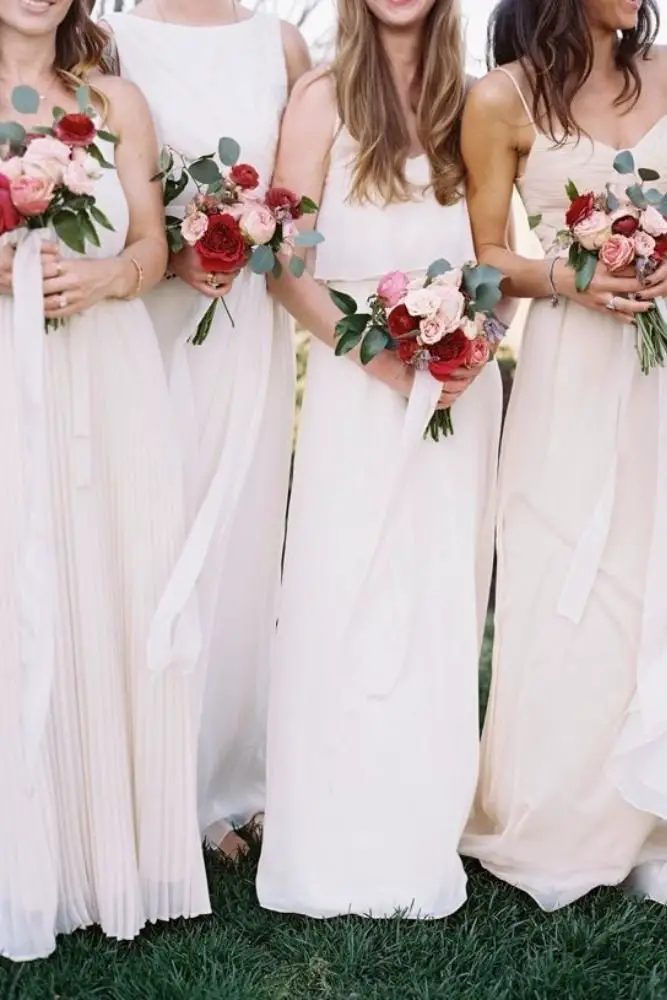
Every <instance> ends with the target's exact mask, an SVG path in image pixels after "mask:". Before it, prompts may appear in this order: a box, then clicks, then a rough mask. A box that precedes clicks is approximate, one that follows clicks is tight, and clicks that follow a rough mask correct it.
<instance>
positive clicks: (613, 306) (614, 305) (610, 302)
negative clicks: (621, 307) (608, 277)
mask: <svg viewBox="0 0 667 1000" xmlns="http://www.w3.org/2000/svg"><path fill="white" fill-rule="evenodd" d="M605 305H606V306H607V309H610V310H611V311H612V312H616V310H617V309H618V302H617V301H616V296H615V295H611V294H610V295H609V298H608V299H607V301H606V303H605Z"/></svg>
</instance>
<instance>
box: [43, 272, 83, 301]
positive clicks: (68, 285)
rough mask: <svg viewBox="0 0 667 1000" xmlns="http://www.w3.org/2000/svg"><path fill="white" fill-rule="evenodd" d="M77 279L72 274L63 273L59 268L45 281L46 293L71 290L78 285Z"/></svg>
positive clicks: (59, 292)
mask: <svg viewBox="0 0 667 1000" xmlns="http://www.w3.org/2000/svg"><path fill="white" fill-rule="evenodd" d="M77 284H78V282H77V280H76V278H75V277H74V275H72V274H66V273H65V274H63V273H62V271H60V270H58V271H57V273H56V274H55V275H53V276H50V277H46V276H45V280H44V283H43V289H44V295H59V294H61V293H62V292H70V293H71V291H72V289H74V288H76V287H77Z"/></svg>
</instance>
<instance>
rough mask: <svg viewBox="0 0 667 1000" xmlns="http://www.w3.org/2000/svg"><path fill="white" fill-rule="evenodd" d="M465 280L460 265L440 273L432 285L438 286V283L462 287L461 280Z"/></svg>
mask: <svg viewBox="0 0 667 1000" xmlns="http://www.w3.org/2000/svg"><path fill="white" fill-rule="evenodd" d="M462 281H463V271H462V270H461V268H460V267H452V268H451V269H450V270H449V271H446V272H445V274H438V275H436V277H435V278H434V279H433V283H432V285H433V286H435V287H436V288H437V287H438V285H453V286H454V288H460V287H461V282H462Z"/></svg>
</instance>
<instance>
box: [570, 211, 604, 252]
mask: <svg viewBox="0 0 667 1000" xmlns="http://www.w3.org/2000/svg"><path fill="white" fill-rule="evenodd" d="M574 236H575V239H576V240H578V241H579V243H581V245H582V247H583V248H584V249H585V250H599V249H600V247H601V246H602V244H603V243H604V242H605V240H606V239H608V237H609V236H611V220H610V219H609V216H608V215H606V213H605V212H597V211H594V212H591V214H590V215H589V216H587V217H586V218H585V219H584V220H583V222H579V223H578V224H577V225H576V226H575V227H574Z"/></svg>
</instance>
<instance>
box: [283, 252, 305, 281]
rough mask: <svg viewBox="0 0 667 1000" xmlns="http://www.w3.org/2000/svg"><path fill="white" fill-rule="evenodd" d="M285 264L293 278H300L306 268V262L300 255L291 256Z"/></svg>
mask: <svg viewBox="0 0 667 1000" xmlns="http://www.w3.org/2000/svg"><path fill="white" fill-rule="evenodd" d="M287 266H288V268H289V272H290V274H293V275H294V277H295V278H300V277H301V275H302V274H303V272H304V271H305V270H306V262H305V261H304V260H303V259H302V258H301V257H291V258H290V262H289V264H288V265H287Z"/></svg>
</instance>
